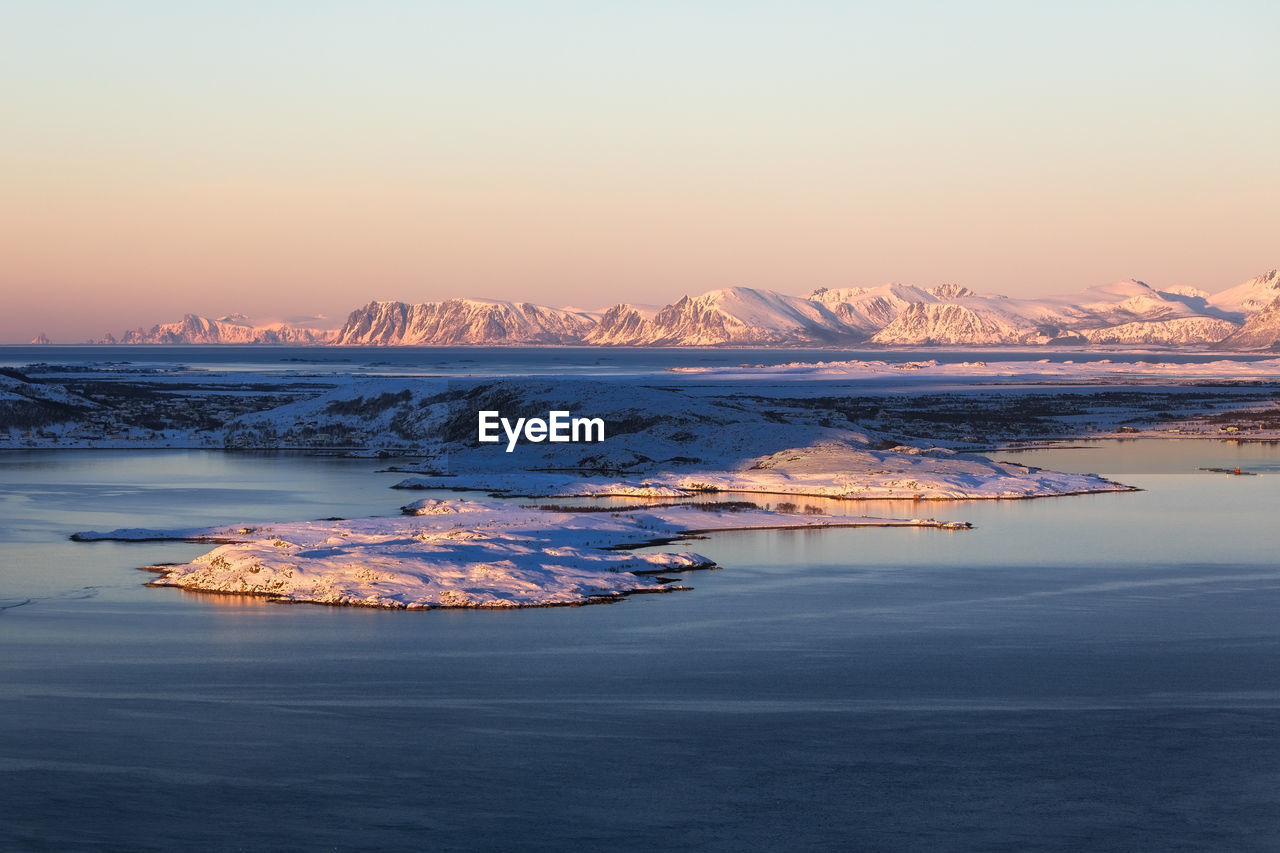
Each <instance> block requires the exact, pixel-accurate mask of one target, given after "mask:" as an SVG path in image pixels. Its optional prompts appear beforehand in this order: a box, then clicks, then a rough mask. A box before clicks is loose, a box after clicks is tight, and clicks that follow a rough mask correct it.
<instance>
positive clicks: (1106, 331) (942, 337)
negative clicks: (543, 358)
mask: <svg viewBox="0 0 1280 853" xmlns="http://www.w3.org/2000/svg"><path fill="white" fill-rule="evenodd" d="M1277 300H1280V271H1277V270H1271V271H1270V272H1268V273H1266V274H1264V275H1261V276H1258V277H1256V278H1253V279H1250V280H1249V281H1246V282H1244V283H1243V284H1240V285H1238V286H1236V287H1232V288H1230V289H1228V290H1224V291H1221V292H1220V293H1216V294H1213V295H1210V294H1208V293H1205V292H1203V291H1200V290H1195V289H1192V288H1170V289H1167V290H1159V289H1156V288H1154V287H1151V286H1150V285H1147V284H1144V283H1143V282H1140V281H1136V280H1133V279H1129V280H1126V281H1119V282H1115V283H1114V284H1107V285H1100V286H1096V287H1090V288H1088V289H1086V290H1085V291H1083V292H1081V293H1076V294H1070V295H1063V296H1048V297H1040V298H1036V299H1013V298H1009V297H1005V296H995V295H985V294H979V293H976V292H974V291H973V290H970V289H969V288H967V287H961V286H959V285H955V284H944V285H941V286H938V287H932V288H921V287H915V286H912V285H906V284H886V285H881V286H879V287H871V288H857V287H853V288H838V289H837V288H833V289H828V288H820V289H818V290H815V291H813V292H812V293H811V294H809V296H807V297H801V296H789V295H786V294H783V293H778V292H776V291H771V290H757V289H754V288H749V287H730V288H724V289H721V290H712V291H708V292H707V293H704V294H702V295H700V296H696V297H690V296H685V297H682V298H681V299H680V300H678V301H676V302H674V303H672V304H670V305H666V306H662V307H652V306H640V305H631V304H620V305H615V306H613V307H612V308H609V309H607V310H605V311H602V312H590V311H582V310H579V309H573V308H548V307H546V306H542V305H534V304H532V303H529V302H509V301H502V300H492V299H448V300H445V301H443V302H427V303H420V304H412V303H405V302H370V303H369V304H368V305H365V306H363V307H361V308H358V309H356V310H355V311H353V312H351V315H350V316H349V317H348V318H347V321H346V323H345V324H344V325H343V326H342V328H340V329H337V330H319V329H309V328H299V327H296V326H289V325H287V324H283V323H277V324H273V325H266V326H255V325H253V324H251V323H250V322H249V321H248V320H247V318H245V317H243V316H242V315H232V316H230V317H223V318H220V319H217V320H210V319H207V318H204V317H198V316H195V315H191V314H188V315H187V316H186V317H184V318H183V320H182V321H180V322H178V323H166V324H161V325H157V326H154V327H152V329H151V330H150V331H144V330H142V329H138V330H136V331H132V332H127V333H125V334H124V335H123V336H122V337H121V338H120V339H119V340H118V342H119V343H169V344H175V343H333V344H337V345H348V346H355V345H359V346H429V345H435V346H445V345H454V346H456V345H483V346H504V345H508V346H517V345H538V344H587V345H615V346H766V347H767V346H831V345H853V344H860V345H864V344H872V345H876V344H879V345H886V346H933V345H947V346H962V345H967V346H1007V345H1021V346H1029V345H1043V344H1080V345H1084V344H1107V345H1132V346H1175V345H1199V346H1208V345H1213V346H1215V347H1217V348H1222V349H1265V348H1268V347H1272V346H1276V345H1277V341H1280V304H1278V303H1277ZM101 342H103V343H115V342H117V339H115V338H113V337H111V336H110V335H108V336H107V337H106V338H104V339H103V340H102V341H101Z"/></svg>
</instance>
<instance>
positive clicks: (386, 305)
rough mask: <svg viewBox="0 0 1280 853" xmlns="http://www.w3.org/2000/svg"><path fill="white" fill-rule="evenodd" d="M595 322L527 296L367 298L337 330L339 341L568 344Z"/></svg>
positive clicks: (364, 344)
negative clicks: (407, 300) (522, 298)
mask: <svg viewBox="0 0 1280 853" xmlns="http://www.w3.org/2000/svg"><path fill="white" fill-rule="evenodd" d="M595 325H596V319H595V317H594V316H592V315H590V314H587V313H585V312H576V311H570V310H565V309H559V308H546V307H543V306H541V305H534V304H532V303H530V302H503V301H499V300H494V299H447V300H445V301H444V302H424V303H420V304H417V305H410V304H407V303H404V302H370V303H369V304H368V305H366V306H364V307H363V308H357V309H356V310H355V311H352V312H351V316H350V317H348V318H347V322H346V325H344V326H343V327H342V329H341V330H339V332H338V335H337V339H336V341H335V343H338V344H342V345H347V346H351V345H362V346H369V345H378V346H388V345H401V346H403V345H408V346H415V345H416V346H430V345H446V346H447V345H452V344H498V345H503V344H572V343H580V342H581V341H582V339H583V338H584V337H585V336H586V334H587V333H588V332H589V331H591V330H592V329H593V328H594V327H595Z"/></svg>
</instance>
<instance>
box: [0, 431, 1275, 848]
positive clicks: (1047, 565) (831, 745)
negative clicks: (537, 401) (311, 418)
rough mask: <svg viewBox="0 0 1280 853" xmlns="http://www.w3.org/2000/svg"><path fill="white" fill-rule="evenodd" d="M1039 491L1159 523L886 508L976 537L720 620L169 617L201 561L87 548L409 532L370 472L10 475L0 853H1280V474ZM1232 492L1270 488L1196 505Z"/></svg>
mask: <svg viewBox="0 0 1280 853" xmlns="http://www.w3.org/2000/svg"><path fill="white" fill-rule="evenodd" d="M1018 459H1019V461H1023V462H1027V463H1029V464H1038V465H1045V466H1050V467H1058V468H1071V469H1074V470H1082V471H1086V470H1087V471H1099V472H1101V473H1105V474H1107V475H1110V476H1114V477H1116V478H1118V479H1120V480H1123V481H1125V482H1129V483H1132V484H1134V485H1138V486H1141V487H1143V488H1144V489H1146V491H1143V492H1137V493H1128V494H1112V495H1099V496H1079V497H1070V498H1058V499H1046V500H1034V501H1021V502H987V503H956V504H949V503H948V504H936V505H935V504H929V505H921V504H914V505H910V506H908V505H904V504H887V505H885V506H883V507H882V510H883V511H885V512H895V511H898V510H902V511H908V512H911V513H912V514H920V513H922V512H924V513H927V514H931V515H935V516H937V517H941V518H963V519H966V520H970V521H973V522H974V523H975V524H976V525H977V527H976V529H974V530H972V531H967V532H955V533H948V532H944V531H938V530H893V529H860V530H832V531H826V532H817V533H815V532H795V531H792V532H785V531H761V532H756V533H736V534H722V535H719V536H716V537H714V538H712V539H710V540H706V541H701V542H698V543H696V546H695V547H696V548H697V550H699V551H702V552H704V553H707V554H709V555H711V556H714V557H715V558H717V559H718V560H719V561H720V562H721V563H722V564H723V565H724V566H725V567H726V568H725V569H724V570H722V571H716V572H703V573H694V574H691V575H690V576H689V578H690V582H691V584H692V585H693V586H694V587H695V589H694V591H692V592H683V593H673V594H670V595H662V596H642V597H637V598H633V599H629V600H627V601H625V602H624V603H621V604H616V605H610V606H598V607H584V608H564V609H539V610H525V611H517V612H467V611H441V612H431V613H405V612H383V611H373V610H362V609H341V608H324V607H313V606H301V605H298V606H284V605H272V604H268V603H263V602H256V601H252V600H246V599H228V598H225V597H217V596H203V595H198V594H190V593H182V592H179V591H176V590H169V589H149V588H145V587H142V586H141V585H140V584H141V581H143V580H145V577H146V576H145V575H141V574H140V573H138V572H137V571H136V570H135V568H134V567H135V566H138V565H142V564H145V563H150V562H154V561H157V560H164V559H169V560H176V559H187V558H189V557H190V556H192V555H194V554H195V553H199V552H200V551H202V550H204V549H203V548H202V546H199V545H188V544H183V543H168V544H138V545H125V544H118V543H117V544H113V543H96V544H80V545H77V544H75V543H70V542H67V541H66V540H65V536H66V535H67V534H69V533H70V532H71V531H73V530H75V529H80V528H82V527H104V526H118V525H121V524H136V525H147V526H166V525H170V524H172V525H186V524H190V523H192V522H193V519H199V518H204V517H207V518H208V520H209V521H211V522H215V521H218V522H220V521H237V520H238V521H251V520H264V519H266V518H313V517H317V516H324V515H331V514H335V513H334V512H333V510H334V508H335V507H336V506H340V505H345V507H346V508H347V509H348V510H349V511H348V512H346V513H345V514H348V515H358V514H369V513H380V512H392V511H394V508H395V507H396V506H398V505H399V503H401V502H402V501H401V500H400V498H402V497H403V495H402V494H401V493H396V492H390V491H387V490H385V489H384V486H385V484H386V482H387V480H388V479H391V478H393V477H394V475H377V474H372V473H369V472H370V469H371V468H372V467H373V466H371V465H369V464H368V463H361V462H358V461H352V460H335V459H315V458H305V457H286V456H262V457H255V456H246V455H224V454H215V453H186V452H182V453H163V452H151V453H146V452H140V451H117V452H105V451H97V452H94V451H87V452H80V451H61V452H56V453H19V452H9V453H4V454H0V484H2V490H0V510H2V511H3V515H2V516H0V518H2V519H3V521H0V532H2V533H3V536H4V542H3V544H0V567H2V569H3V573H2V574H0V581H2V582H3V583H4V587H5V591H0V598H4V599H6V601H5V602H4V603H5V604H8V605H14V604H19V603H20V602H21V601H22V600H26V599H30V602H29V603H26V604H22V605H21V606H10V609H7V610H5V611H3V612H2V613H0V721H2V723H3V724H2V725H0V849H14V850H57V851H64V850H101V849H107V850H175V849H213V850H240V849H245V850H259V849H272V850H274V849H281V850H331V849H338V850H349V849H350V850H354V849H362V850H363V849H388V850H422V849H439V850H450V849H527V850H566V849H574V850H637V851H638V850H645V851H649V850H655V849H660V850H725V851H730V850H732V851H737V850H778V849H788V850H808V849H832V850H835V849H840V850H845V849H855V850H856V849H867V850H903V851H916V850H1009V851H1022V850H1061V851H1068V850H1070V851H1077V850H1275V849H1277V847H1278V845H1280V798H1278V796H1277V793H1276V792H1277V790H1280V737H1278V736H1277V731H1278V726H1280V667H1278V666H1277V665H1276V662H1277V660H1280V619H1277V617H1276V614H1277V613H1278V612H1280V562H1278V561H1277V559H1276V556H1275V555H1276V554H1278V553H1280V528H1277V526H1276V525H1275V524H1274V510H1273V507H1274V506H1276V505H1277V501H1278V500H1280V450H1278V449H1277V448H1276V447H1274V446H1259V445H1223V444H1218V443H1216V442H1191V441H1182V442H1169V443H1161V442H1150V441H1145V442H1124V443H1121V442H1102V443H1096V444H1093V445H1091V446H1090V447H1089V449H1083V450H1061V451H1043V452H1038V453H1036V454H1021V455H1019V457H1018ZM1226 465H1229V466H1230V467H1235V466H1236V465H1240V466H1241V467H1243V468H1244V469H1245V470H1257V471H1260V472H1262V474H1261V476H1256V477H1230V476H1223V475H1215V474H1209V473H1205V472H1201V471H1198V470H1197V469H1198V468H1200V467H1204V466H1226ZM418 496H419V495H414V497H418ZM832 506H833V507H834V506H836V505H834V504H833V505H832ZM846 508H847V507H846ZM857 509H859V510H862V511H871V508H870V507H867V506H863V507H858V508H857Z"/></svg>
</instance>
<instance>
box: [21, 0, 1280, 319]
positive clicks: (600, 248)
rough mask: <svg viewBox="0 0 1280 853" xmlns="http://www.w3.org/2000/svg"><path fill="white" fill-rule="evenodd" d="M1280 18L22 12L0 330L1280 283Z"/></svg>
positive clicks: (559, 8) (1263, 14) (1263, 8)
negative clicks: (746, 295) (725, 290)
mask: <svg viewBox="0 0 1280 853" xmlns="http://www.w3.org/2000/svg"><path fill="white" fill-rule="evenodd" d="M1278 24H1280V11H1278V9H1277V6H1275V5H1274V4H1268V3H1260V2H1257V3H1239V2H1237V3H1214V4H1210V3H1125V2H1117V3H1077V4H1073V5H1070V6H1068V5H1065V4H1064V5H1057V6H1055V7H1053V8H1050V7H1049V6H1047V5H1046V4H1039V3H1034V4H1033V3H897V4H862V3H815V2H808V3H806V2H791V3H749V2H746V3H744V2H737V3H678V4H677V3H646V4H634V3H633V4H622V3H599V2H597V3H577V2H573V3H571V2H560V3H553V2H540V3H536V4H534V3H514V2H475V3H450V4H443V3H423V2H415V3H389V2H382V3H378V2H369V3H316V2H308V3H300V2H255V3H239V2H222V3H177V2H167V3H159V2H124V0H122V2H97V3H87V2H85V3H74V2H61V3H57V2H44V3H14V2H0V116H3V127H4V133H5V141H4V144H3V145H2V146H0V174H2V175H3V176H4V179H5V180H4V183H5V185H6V187H7V190H6V192H5V194H4V202H3V205H0V276H3V286H4V289H5V292H6V310H5V311H4V312H2V315H0V340H3V341H16V340H25V339H27V338H29V337H31V335H33V334H35V333H36V332H38V331H46V332H48V333H49V334H50V335H51V336H52V337H54V339H55V340H77V339H83V338H84V337H87V336H89V335H95V336H96V335H100V334H102V333H103V332H105V331H107V330H108V329H110V330H113V331H117V332H118V331H119V330H120V329H121V328H122V327H124V326H125V325H137V324H147V325H150V324H151V323H154V322H157V321H161V320H168V319H174V318H176V317H177V316H178V315H180V314H181V313H183V312H185V311H196V312H200V313H209V314H219V313H225V312H229V311H244V312H246V313H249V314H254V315H258V316H262V317H269V316H270V317H283V316H287V315H290V314H294V313H312V312H316V311H319V312H324V313H329V314H342V313H345V312H346V311H347V310H349V309H351V308H353V307H355V306H356V305H358V304H362V303H363V302H365V301H368V300H369V299H373V298H396V299H405V300H413V301H421V300H427V299H439V298H445V297H448V296H454V295H486V296H493V297H499V298H526V299H530V300H532V301H538V302H545V303H549V304H577V305H580V306H584V307H599V306H603V305H606V304H609V303H612V302H617V301H642V302H646V301H647V302H661V301H667V300H669V299H674V298H676V297H678V296H679V295H681V294H683V293H686V292H698V291H701V290H706V289H709V288H712V287H722V286H727V285H733V284H744V285H750V286H757V287H770V288H775V289H779V290H783V291H786V292H791V293H805V292H807V291H808V290H810V289H812V288H813V287H819V286H844V285H874V284H879V283H883V282H885V281H889V280H896V281H907V282H912V283H919V284H923V285H932V284H937V283H939V282H941V281H957V282H960V283H963V284H966V285H969V286H971V287H974V288H976V289H979V290H984V291H985V290H994V291H1000V292H1007V293H1011V294H1015V295H1030V294H1034V293H1044V292H1051V291H1064V290H1066V291H1070V290H1075V289H1079V288H1082V287H1085V286H1088V285H1091V284H1097V283H1101V282H1105V281H1110V280H1114V279H1118V278H1125V277H1130V276H1134V277H1138V278H1143V279H1145V280H1147V281H1149V282H1151V283H1152V284H1158V285H1195V286H1198V287H1203V288H1206V289H1209V290H1218V289H1222V288H1225V287H1228V286H1230V285H1233V284H1236V283H1238V282H1239V281H1240V280H1243V279H1244V278H1247V277H1249V276H1252V275H1254V274H1257V273H1259V272H1262V271H1263V270H1265V269H1268V268H1270V267H1273V266H1276V265H1277V264H1280V257H1277V256H1278V255H1280V245H1278V243H1280V241H1277V239H1276V236H1275V235H1276V234H1277V233H1280V227H1278V226H1280V215H1278V214H1277V213H1276V212H1275V205H1274V201H1273V200H1274V199H1275V198H1277V193H1278V191H1280V169H1277V167H1276V160H1277V158H1276V155H1275V142H1276V140H1277V138H1280V109H1277V105H1280V71H1278V70H1277V68H1278V67H1280V66H1277V63H1276V60H1275V56H1276V45H1277V37H1278V36H1280V26H1278ZM51 296H52V297H54V299H53V300H52V302H51V299H50V297H51ZM68 306H71V307H70V308H68ZM68 311H70V312H71V313H72V316H70V317H67V316H65V315H66V314H67V312H68Z"/></svg>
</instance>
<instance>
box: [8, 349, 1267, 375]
mask: <svg viewBox="0 0 1280 853" xmlns="http://www.w3.org/2000/svg"><path fill="white" fill-rule="evenodd" d="M1267 357H1268V356H1264V355H1240V354H1234V353H1233V354H1230V355H1224V354H1222V353H1184V352H1159V353H1151V352H1146V353H1141V352H1106V351H1096V350H1095V351H1088V352H1086V351H1084V350H1080V349H1072V348H1061V349H1052V350H1048V349H1042V348H1038V349H1031V350H1019V349H995V350H974V349H967V350H949V349H918V350H906V349H894V348H879V349H752V348H726V349H705V348H696V349H691V348H662V347H653V348H649V347H635V348H628V347H509V348H504V347H332V346H0V367H22V366H25V365H29V364H35V363H48V364H64V365H65V364H76V365H83V364H93V365H103V364H113V365H128V366H132V367H148V366H153V367H154V366H158V365H165V366H169V365H181V366H187V367H194V368H201V369H208V370H219V371H224V370H231V371H254V372H263V371H268V372H306V373H352V372H354V373H368V374H374V375H379V374H397V373H428V374H447V375H477V376H519V375H529V374H556V373H575V374H585V375H593V374H617V373H622V374H634V373H654V372H660V371H664V370H667V369H669V368H672V367H736V366H738V365H742V364H752V365H757V364H763V365H776V364H787V363H790V362H797V361H800V362H813V361H841V360H871V361H874V360H887V361H913V360H929V359H936V360H937V361H940V362H961V361H972V360H974V359H979V358H980V359H981V360H983V361H1023V360H1027V359H1031V360H1038V359H1047V360H1049V361H1051V362H1062V361H1075V362H1077V363H1081V362H1088V361H1098V360H1101V359H1110V360H1111V361H1113V362H1139V361H1147V362H1168V363H1174V364H1198V363H1202V362H1209V361H1219V360H1222V359H1224V358H1230V359H1233V360H1240V361H1256V360H1259V359H1262V358H1267Z"/></svg>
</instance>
